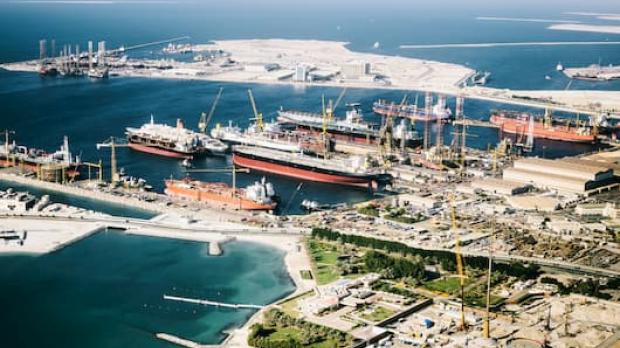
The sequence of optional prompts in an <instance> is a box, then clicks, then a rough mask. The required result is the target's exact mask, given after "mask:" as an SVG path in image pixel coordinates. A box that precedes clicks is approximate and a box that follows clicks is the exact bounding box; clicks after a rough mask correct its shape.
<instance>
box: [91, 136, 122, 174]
mask: <svg viewBox="0 0 620 348" xmlns="http://www.w3.org/2000/svg"><path fill="white" fill-rule="evenodd" d="M103 147H109V148H110V182H111V183H112V185H115V184H116V183H117V182H118V181H119V179H120V177H119V175H118V171H117V165H116V148H117V147H129V143H128V142H127V141H126V140H125V139H121V138H116V137H110V138H108V139H106V140H105V141H103V142H101V143H97V150H99V149H101V148H103Z"/></svg>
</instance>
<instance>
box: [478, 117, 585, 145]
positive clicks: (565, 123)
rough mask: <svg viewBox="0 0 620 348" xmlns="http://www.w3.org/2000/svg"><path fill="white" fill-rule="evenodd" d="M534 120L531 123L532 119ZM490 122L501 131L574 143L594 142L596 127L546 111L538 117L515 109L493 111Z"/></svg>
mask: <svg viewBox="0 0 620 348" xmlns="http://www.w3.org/2000/svg"><path fill="white" fill-rule="evenodd" d="M531 118H532V119H533V122H531V123H530V119H531ZM490 122H491V123H492V124H494V125H496V126H498V127H499V129H500V131H501V132H503V133H508V134H515V135H517V136H528V135H531V136H532V137H534V138H541V139H550V140H559V141H567V142H573V143H594V142H595V141H596V131H595V127H592V126H591V125H588V124H586V123H585V122H584V123H579V122H573V121H571V120H558V119H554V118H553V117H551V114H550V113H546V114H545V115H544V117H540V118H536V116H534V115H533V114H529V113H521V112H515V111H504V110H498V111H492V113H491V118H490Z"/></svg>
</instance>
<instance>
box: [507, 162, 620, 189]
mask: <svg viewBox="0 0 620 348" xmlns="http://www.w3.org/2000/svg"><path fill="white" fill-rule="evenodd" d="M503 178H504V180H508V181H513V182H520V183H525V184H531V185H533V186H535V187H538V188H541V189H549V190H555V191H558V192H560V193H568V194H583V195H589V194H591V193H596V192H598V191H601V190H605V189H609V188H611V187H617V186H618V183H617V180H616V179H615V177H614V173H613V170H612V169H611V168H608V167H604V166H601V165H596V164H593V163H592V162H590V161H585V160H579V159H570V158H568V159H558V160H548V159H542V158H524V159H520V160H517V161H515V162H514V166H513V167H512V168H507V169H505V170H504V174H503Z"/></svg>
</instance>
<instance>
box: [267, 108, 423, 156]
mask: <svg viewBox="0 0 620 348" xmlns="http://www.w3.org/2000/svg"><path fill="white" fill-rule="evenodd" d="M348 106H349V107H350V109H349V110H347V112H346V115H345V118H344V119H342V118H335V117H334V118H329V119H328V120H327V121H326V122H324V118H325V117H323V115H322V114H317V113H309V112H302V111H292V110H279V111H278V122H280V123H282V124H288V125H293V126H295V127H296V128H297V130H299V131H303V132H311V133H320V132H322V131H323V127H324V126H325V130H326V131H327V133H329V134H330V135H331V136H332V137H333V138H334V139H335V140H336V141H338V140H340V141H347V142H355V143H361V144H376V143H377V142H378V141H380V139H381V136H380V127H379V125H377V124H372V123H368V122H366V121H364V119H363V116H362V113H361V111H360V104H357V103H356V104H348ZM324 123H325V125H324ZM403 136H404V137H405V140H406V145H407V146H408V147H415V146H418V145H419V144H420V142H421V138H420V136H419V135H418V133H417V132H416V131H415V130H413V129H407V130H406V131H400V132H395V133H394V138H395V140H397V141H401V139H402V137H403Z"/></svg>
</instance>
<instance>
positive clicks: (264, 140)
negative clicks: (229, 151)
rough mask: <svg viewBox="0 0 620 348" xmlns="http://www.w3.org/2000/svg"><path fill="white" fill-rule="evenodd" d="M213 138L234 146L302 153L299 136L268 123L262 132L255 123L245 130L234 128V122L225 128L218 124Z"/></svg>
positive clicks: (212, 133) (214, 129)
mask: <svg viewBox="0 0 620 348" xmlns="http://www.w3.org/2000/svg"><path fill="white" fill-rule="evenodd" d="M211 136H212V137H213V138H215V139H218V140H221V141H223V142H226V143H229V144H232V145H250V146H258V147H264V148H269V149H274V150H280V151H287V152H300V151H302V145H301V142H300V138H299V136H298V135H296V134H294V133H292V132H283V130H282V129H281V128H280V126H279V125H278V124H277V123H273V122H272V123H266V124H265V125H264V126H263V130H262V131H261V130H260V129H259V127H258V126H257V125H256V124H255V123H254V124H252V125H250V126H249V127H248V128H247V129H245V130H243V129H242V128H241V127H238V126H234V125H233V124H232V121H229V123H228V126H224V127H222V126H221V125H220V124H219V123H218V124H217V125H216V126H215V128H213V129H211Z"/></svg>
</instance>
